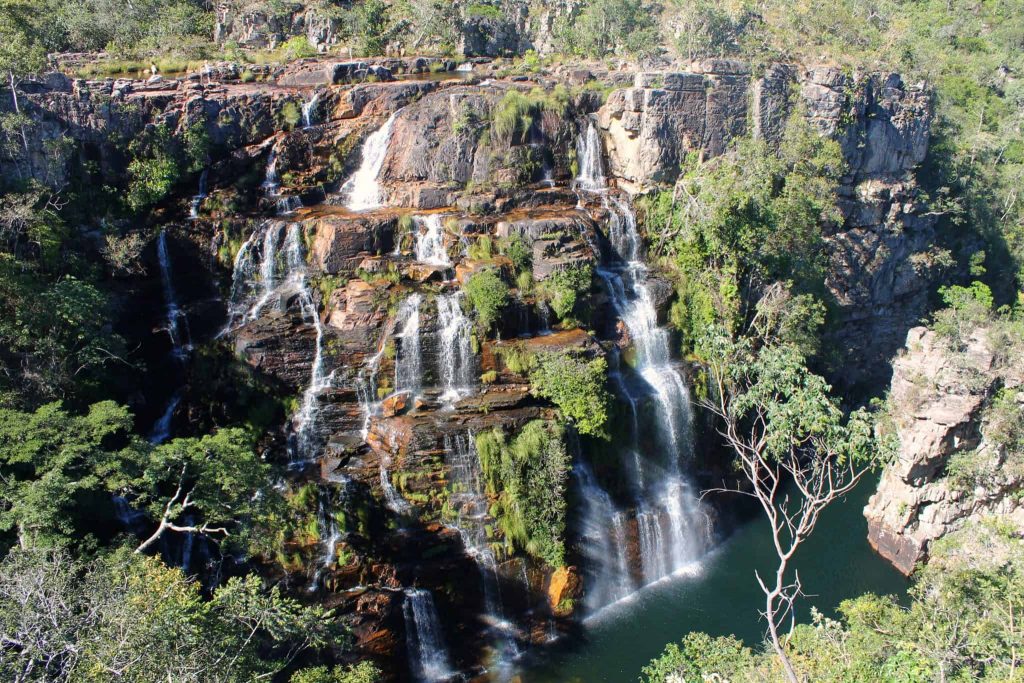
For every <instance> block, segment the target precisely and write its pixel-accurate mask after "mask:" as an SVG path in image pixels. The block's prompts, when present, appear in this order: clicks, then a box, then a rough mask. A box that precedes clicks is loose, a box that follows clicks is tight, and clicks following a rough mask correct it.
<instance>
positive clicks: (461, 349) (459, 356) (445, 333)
mask: <svg viewBox="0 0 1024 683" xmlns="http://www.w3.org/2000/svg"><path fill="white" fill-rule="evenodd" d="M462 296H463V294H462V292H461V290H456V291H455V292H453V293H451V294H442V295H439V296H438V297H437V317H438V325H439V330H438V333H439V336H440V344H439V350H440V356H441V358H440V366H441V372H440V375H441V381H442V383H443V389H444V393H443V394H442V395H441V400H442V401H444V402H445V403H447V404H448V405H451V404H453V403H455V402H456V401H458V400H459V399H460V398H462V397H463V396H466V395H468V394H469V393H470V392H471V391H472V386H473V379H474V372H473V371H474V358H473V343H472V336H473V321H472V320H470V319H469V317H467V316H466V314H465V313H464V312H463V310H462Z"/></svg>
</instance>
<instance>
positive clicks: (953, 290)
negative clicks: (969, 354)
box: [932, 280, 995, 348]
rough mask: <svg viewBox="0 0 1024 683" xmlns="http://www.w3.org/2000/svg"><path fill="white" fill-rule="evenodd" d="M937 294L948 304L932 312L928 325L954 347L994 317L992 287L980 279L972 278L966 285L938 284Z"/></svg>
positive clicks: (961, 343)
mask: <svg viewBox="0 0 1024 683" xmlns="http://www.w3.org/2000/svg"><path fill="white" fill-rule="evenodd" d="M939 294H940V295H941V296H942V299H943V301H945V302H946V305H947V306H948V308H945V309H943V310H941V311H938V312H937V313H936V314H935V318H934V320H933V322H932V329H934V330H935V331H936V332H937V333H939V334H940V335H942V336H943V337H945V338H946V339H947V340H949V342H950V343H951V344H953V345H954V346H955V347H957V348H959V347H961V346H963V345H964V344H965V343H966V341H967V338H968V337H969V336H970V335H971V334H972V333H974V332H975V331H977V330H978V328H979V327H981V326H982V325H984V324H985V323H988V322H989V321H991V320H992V319H993V317H994V312H993V310H992V306H993V304H994V303H995V302H994V299H993V297H992V290H991V289H989V287H988V285H986V284H984V283H982V282H979V281H977V280H975V281H974V282H972V283H971V284H970V285H969V286H967V287H961V286H959V285H950V286H948V287H942V288H940V289H939Z"/></svg>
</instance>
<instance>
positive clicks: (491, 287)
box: [463, 268, 509, 333]
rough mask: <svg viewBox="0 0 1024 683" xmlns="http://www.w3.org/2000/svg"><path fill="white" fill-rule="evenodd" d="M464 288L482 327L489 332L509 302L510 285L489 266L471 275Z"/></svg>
mask: <svg viewBox="0 0 1024 683" xmlns="http://www.w3.org/2000/svg"><path fill="white" fill-rule="evenodd" d="M463 289H464V290H465V292H466V296H467V297H468V298H469V303H470V304H472V306H473V310H475V311H476V317H477V323H478V324H479V325H480V328H481V329H482V330H483V331H484V332H485V333H486V332H489V331H490V329H491V327H492V326H493V325H494V323H495V322H497V320H498V318H499V317H500V315H501V311H502V309H503V308H505V305H506V304H507V303H508V292H509V289H508V285H506V284H505V282H504V281H503V280H502V279H501V278H500V277H499V276H498V273H497V272H496V271H495V270H494V269H493V268H488V269H486V270H482V271H480V272H479V273H476V274H474V275H473V276H472V277H470V278H469V280H467V281H466V284H465V285H464V286H463Z"/></svg>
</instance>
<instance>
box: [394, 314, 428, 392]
mask: <svg viewBox="0 0 1024 683" xmlns="http://www.w3.org/2000/svg"><path fill="white" fill-rule="evenodd" d="M422 302H423V296H422V295H421V294H412V295H410V296H409V297H408V298H406V299H405V300H404V301H403V302H402V304H401V306H399V308H398V315H397V317H396V324H397V325H398V326H399V331H398V333H397V334H396V335H395V339H397V340H398V348H397V350H396V355H395V393H398V392H400V391H408V392H409V399H410V403H411V402H412V399H414V398H415V397H416V394H417V393H418V392H419V390H420V381H421V380H422V378H423V358H422V354H421V353H420V304H421V303H422Z"/></svg>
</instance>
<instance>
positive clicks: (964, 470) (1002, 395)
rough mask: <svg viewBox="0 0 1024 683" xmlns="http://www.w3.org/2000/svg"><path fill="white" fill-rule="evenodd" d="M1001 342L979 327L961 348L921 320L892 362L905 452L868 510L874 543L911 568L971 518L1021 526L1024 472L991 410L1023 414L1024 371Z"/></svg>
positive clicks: (898, 427) (897, 422)
mask: <svg viewBox="0 0 1024 683" xmlns="http://www.w3.org/2000/svg"><path fill="white" fill-rule="evenodd" d="M999 344H1000V342H999V340H998V339H997V335H996V334H995V333H994V332H992V331H991V330H989V329H984V328H982V329H978V330H975V331H974V333H973V334H971V335H970V336H969V338H967V339H966V340H965V342H964V348H963V349H956V350H954V349H953V348H952V345H951V343H950V342H949V341H948V340H947V339H945V338H943V337H942V336H941V335H939V334H937V333H936V332H933V331H930V330H928V329H926V328H923V327H916V328H914V329H912V330H910V333H909V334H908V335H907V347H906V351H905V353H903V354H902V355H901V356H900V357H899V358H897V360H896V361H895V362H894V363H893V379H892V389H891V393H890V402H891V406H892V408H891V411H892V414H893V415H894V416H895V417H894V422H895V425H894V426H895V430H896V435H897V436H898V438H899V450H898V454H897V457H896V459H895V460H894V461H893V462H892V463H890V464H889V465H888V466H887V467H886V469H885V472H884V474H883V475H882V480H881V482H880V483H879V486H878V491H877V492H876V493H875V495H873V496H872V497H871V500H870V501H869V502H868V505H867V507H866V508H865V509H864V514H865V516H866V517H867V519H868V540H869V541H870V542H871V545H872V546H873V547H874V548H875V549H876V550H877V551H878V552H879V553H881V554H882V555H883V556H884V557H885V558H886V559H888V560H889V561H890V562H892V563H893V564H894V565H895V566H896V568H897V569H899V570H900V571H901V572H903V573H904V574H910V573H911V572H913V571H914V568H915V566H916V565H917V564H918V563H920V562H922V561H925V560H926V559H927V555H928V547H929V545H930V544H931V543H932V542H934V541H936V540H937V539H939V538H941V537H942V536H945V535H946V534H948V533H950V532H952V531H954V530H956V529H959V528H961V527H963V526H965V525H967V524H968V523H969V522H972V521H980V520H982V519H983V518H985V517H986V516H989V515H999V516H1000V518H1001V519H1003V520H1005V521H1006V522H1007V523H1010V524H1013V525H1015V526H1016V527H1017V528H1018V529H1024V506H1022V505H1021V501H1020V491H1021V488H1022V486H1024V471H1021V469H1020V468H1019V467H1018V466H1017V465H1016V463H1015V457H1014V453H1012V452H1011V451H1012V449H1013V447H1012V445H1009V446H1008V445H1007V444H1005V443H1001V442H1000V439H999V438H998V437H997V435H996V432H997V430H998V425H997V424H996V423H997V420H998V419H999V417H998V416H997V415H996V414H995V412H994V410H993V405H994V404H995V403H996V402H997V401H1006V402H1008V403H1007V404H1006V405H1005V406H1003V409H1004V410H1008V411H1009V412H1010V413H1013V412H1016V415H1017V419H1018V420H1019V419H1020V413H1021V411H1022V410H1024V393H1022V392H1021V391H1020V388H1021V385H1022V382H1024V370H1022V368H1021V366H1020V364H1019V363H1016V364H1014V363H1011V362H1008V361H1007V359H1005V358H1003V357H1001V356H1002V354H1001V353H1000V352H999V350H998V348H997V347H998V346H999ZM1017 456H1018V457H1019V454H1017Z"/></svg>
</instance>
